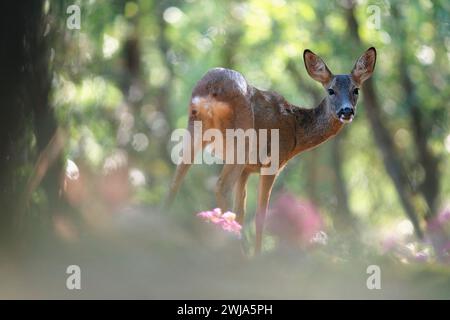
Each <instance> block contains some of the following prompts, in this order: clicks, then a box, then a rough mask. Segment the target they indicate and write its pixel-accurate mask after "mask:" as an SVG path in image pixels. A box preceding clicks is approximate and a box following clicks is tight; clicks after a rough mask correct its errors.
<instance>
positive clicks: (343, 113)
mask: <svg viewBox="0 0 450 320" xmlns="http://www.w3.org/2000/svg"><path fill="white" fill-rule="evenodd" d="M337 115H338V117H339V118H341V117H342V118H345V119H348V118H350V117H351V116H354V115H355V112H354V111H353V108H349V107H344V108H341V109H340V110H339V111H338V113H337Z"/></svg>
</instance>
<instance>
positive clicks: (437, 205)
mask: <svg viewBox="0 0 450 320" xmlns="http://www.w3.org/2000/svg"><path fill="white" fill-rule="evenodd" d="M0 6H1V7H2V11H1V12H3V13H4V14H3V17H2V19H0V25H1V28H0V30H1V31H0V39H1V40H2V42H1V43H2V48H1V50H0V65H1V67H0V70H2V71H1V76H0V81H1V83H0V98H1V104H2V107H1V111H0V113H1V116H0V122H1V124H0V141H1V142H0V143H1V144H0V153H1V158H0V187H1V190H0V191H1V193H0V240H1V244H0V297H1V298H17V297H25V298H56V297H64V298H77V297H88V298H97V297H103V298H109V297H111V298H114V297H123V298H361V297H368V298H449V297H450V268H449V267H448V266H449V265H448V263H449V262H450V257H449V252H450V240H449V232H450V196H449V194H450V179H449V178H450V161H449V160H450V157H449V155H450V126H449V113H448V109H449V107H450V105H449V101H450V85H449V83H450V81H449V80H450V73H449V71H450V67H449V62H450V4H449V3H448V2H447V1H444V0H441V1H439V0H437V1H430V0H420V1H419V0H417V1H408V2H407V1H387V0H384V1H381V0H380V1H375V0H373V1H371V0H369V1H365V0H361V1H351V0H336V1H325V0H323V1H322V0H319V1H313V0H311V1H309V0H302V1H285V0H258V1H256V0H248V1H237V0H236V1H234V0H231V1H206V0H171V1H169V0H167V1H164V0H163V1H152V0H136V1H125V0H118V1H111V2H105V1H98V0H89V1H88V0H86V1H64V0H61V1H41V0H39V1H33V3H32V4H31V3H29V4H25V3H15V4H1V5H0ZM370 46H375V47H376V48H377V50H378V60H377V66H376V70H375V73H374V76H373V77H372V79H370V80H369V81H367V82H366V83H365V85H364V88H363V91H362V94H361V97H360V102H359V104H358V113H357V117H356V118H355V121H354V122H353V123H352V124H351V125H348V126H346V127H345V129H344V130H343V131H342V132H341V133H340V135H338V136H337V137H336V138H335V139H333V140H330V141H328V142H326V143H325V144H323V145H321V146H319V147H318V148H316V149H314V150H313V151H310V152H307V153H304V154H302V155H300V156H298V157H296V158H294V159H293V160H291V161H290V162H289V164H288V165H287V167H286V168H285V170H284V171H283V172H282V173H281V175H280V176H279V178H278V179H277V181H276V184H275V186H274V190H273V193H272V201H271V214H270V217H269V224H268V226H267V228H266V233H265V238H264V243H263V247H264V248H263V250H264V253H263V255H262V256H261V257H257V258H253V259H252V258H250V259H249V257H248V252H251V250H252V246H253V237H254V226H253V223H252V221H253V215H254V211H255V205H256V183H257V177H256V176H255V177H251V179H250V183H249V187H248V200H247V203H248V205H247V215H246V219H245V220H246V223H245V224H244V229H243V232H242V238H243V243H244V252H245V253H246V254H245V253H244V254H242V252H241V249H240V240H239V239H238V238H237V237H236V236H235V235H232V234H227V233H226V232H224V231H223V230H219V229H217V228H215V226H214V225H211V224H207V223H205V222H203V221H201V220H200V219H199V218H198V217H196V213H197V212H199V211H203V210H209V209H212V208H214V207H215V205H216V203H215V197H214V192H212V190H214V185H215V182H216V180H217V177H218V174H219V173H220V169H221V166H208V165H194V166H193V167H192V169H191V170H190V171H189V173H188V175H187V177H186V179H185V181H184V183H183V185H182V188H181V190H180V192H179V194H178V196H177V199H176V201H175V204H174V206H173V209H172V210H171V211H170V212H162V211H161V210H160V206H161V203H162V200H163V198H164V197H165V195H166V193H167V190H168V185H169V182H170V179H171V178H172V175H173V172H174V169H175V166H174V164H173V163H172V161H171V157H170V153H171V148H172V147H173V145H174V143H172V142H171V141H170V136H171V133H172V131H173V130H174V129H176V128H185V127H186V125H187V108H188V103H189V99H190V94H191V90H192V88H193V87H194V85H195V83H196V82H197V81H198V80H199V79H200V78H201V77H202V75H203V74H205V73H206V72H207V71H208V70H209V69H210V68H213V67H218V66H221V67H226V68H232V69H235V70H238V71H239V72H241V73H242V74H244V75H245V77H246V78H247V80H248V81H249V83H251V84H253V85H254V86H256V87H258V88H260V89H271V90H275V91H277V92H279V93H280V94H282V95H284V96H285V97H286V99H287V100H288V101H290V102H291V103H293V104H295V105H299V106H303V107H314V106H316V105H317V104H318V103H319V102H320V100H321V99H322V98H323V97H324V92H323V89H322V88H321V87H320V85H319V84H318V83H316V82H314V81H313V80H312V79H310V78H309V77H308V76H307V73H306V70H305V69H304V64H303V61H302V52H303V50H304V49H307V48H308V49H311V50H313V51H314V52H315V53H317V54H319V55H320V56H321V57H322V58H323V59H324V60H325V61H326V63H327V65H328V66H329V68H330V69H331V70H332V71H333V72H334V73H348V72H350V71H351V68H352V67H353V64H354V62H355V60H356V58H357V57H359V56H360V55H361V53H362V52H363V51H364V50H365V49H367V48H368V47H370ZM70 264H76V265H80V267H81V270H82V275H83V277H84V278H82V279H83V280H82V288H83V289H82V290H80V291H79V292H78V291H77V292H75V293H74V292H72V291H70V290H67V289H66V287H65V281H66V277H67V274H66V273H65V271H66V267H67V266H68V265H70ZM373 264H375V265H380V266H381V270H382V275H383V278H382V289H381V290H373V291H371V290H368V289H367V287H366V278H367V277H368V274H367V273H366V268H367V266H368V265H373ZM83 284H84V285H83ZM343 288H347V289H346V290H343Z"/></svg>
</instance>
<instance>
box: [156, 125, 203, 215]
mask: <svg viewBox="0 0 450 320" xmlns="http://www.w3.org/2000/svg"><path fill="white" fill-rule="evenodd" d="M188 132H189V144H183V158H182V159H181V162H180V163H179V164H178V165H177V168H176V170H175V175H174V177H173V180H172V183H171V185H170V189H169V194H168V195H167V198H166V200H165V202H164V208H169V207H170V206H171V204H172V203H173V201H174V199H175V196H176V194H177V192H178V190H179V189H180V186H181V183H182V182H183V179H184V177H185V176H186V173H187V172H188V170H189V168H190V167H191V165H192V163H193V162H194V159H195V156H196V155H197V153H198V152H201V151H202V150H203V148H204V147H205V144H204V143H203V139H202V137H201V136H195V135H194V119H192V118H191V119H189V124H188ZM185 155H186V157H185Z"/></svg>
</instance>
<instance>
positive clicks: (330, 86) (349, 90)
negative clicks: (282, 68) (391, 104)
mask: <svg viewBox="0 0 450 320" xmlns="http://www.w3.org/2000/svg"><path fill="white" fill-rule="evenodd" d="M376 59H377V52H376V50H375V48H374V47H371V48H369V49H367V50H366V52H364V53H363V55H362V56H361V57H359V59H358V60H357V61H356V63H355V66H354V67H353V70H352V71H351V72H350V74H338V75H334V74H333V73H332V72H331V71H330V70H329V69H328V67H327V65H326V64H325V62H323V60H322V59H321V58H320V57H319V56H317V55H316V54H314V53H313V52H312V51H311V50H308V49H307V50H305V52H304V53H303V60H304V61H305V67H306V70H307V71H308V74H309V75H310V76H311V78H313V79H314V80H316V81H318V82H320V83H321V84H322V86H323V87H324V89H325V90H326V93H327V97H326V98H325V99H326V102H327V106H329V108H330V111H331V112H332V113H333V115H334V116H335V117H336V118H338V119H339V120H340V121H341V122H343V123H347V122H351V121H352V120H353V117H354V116H355V112H356V102H357V101H358V95H359V89H360V87H361V85H362V83H363V82H364V81H366V80H367V79H369V78H370V76H371V75H372V73H373V71H374V69H375V62H376Z"/></svg>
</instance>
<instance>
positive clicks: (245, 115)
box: [189, 68, 295, 159]
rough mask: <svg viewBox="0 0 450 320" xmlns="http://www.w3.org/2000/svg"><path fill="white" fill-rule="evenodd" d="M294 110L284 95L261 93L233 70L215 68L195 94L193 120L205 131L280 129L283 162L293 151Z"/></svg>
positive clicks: (191, 110)
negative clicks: (199, 122)
mask: <svg viewBox="0 0 450 320" xmlns="http://www.w3.org/2000/svg"><path fill="white" fill-rule="evenodd" d="M292 108H293V106H292V105H290V104H289V103H288V102H287V101H286V100H285V99H284V98H283V97H282V96H281V95H279V94H277V93H275V92H271V91H263V90H259V89H257V88H255V87H253V86H252V85H250V84H249V83H248V82H247V81H246V79H245V78H244V76H243V75H242V74H241V73H239V72H237V71H234V70H230V69H224V68H215V69H211V70H210V71H208V72H207V73H206V74H205V75H204V76H203V78H202V79H200V80H199V81H198V83H197V85H196V86H195V88H194V90H193V91H192V97H191V103H190V107H189V114H190V120H200V121H202V124H203V128H204V129H210V128H214V129H219V130H221V131H222V132H223V134H225V130H226V129H236V128H242V129H248V128H255V129H256V130H258V129H269V130H270V129H278V130H279V137H280V140H279V142H280V143H279V148H280V150H279V152H280V157H281V159H283V158H288V154H289V152H290V151H291V150H292V148H293V147H294V144H295V141H294V139H292V138H293V135H294V134H295V132H294V131H293V128H294V119H295V118H294V117H293V115H292V112H291V111H292Z"/></svg>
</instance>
